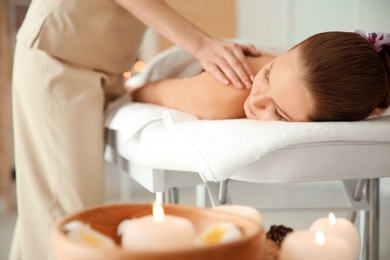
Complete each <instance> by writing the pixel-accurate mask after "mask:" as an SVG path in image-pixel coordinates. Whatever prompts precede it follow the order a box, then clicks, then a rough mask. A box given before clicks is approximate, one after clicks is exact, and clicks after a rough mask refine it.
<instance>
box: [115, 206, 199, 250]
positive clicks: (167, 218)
mask: <svg viewBox="0 0 390 260" xmlns="http://www.w3.org/2000/svg"><path fill="white" fill-rule="evenodd" d="M118 234H119V235H122V242H121V244H122V247H123V248H125V249H129V250H134V251H169V250H179V249H183V248H189V247H192V246H194V241H195V228H194V226H193V224H192V222H191V221H190V220H188V219H186V218H183V217H179V216H172V215H165V214H164V210H163V208H162V206H161V204H158V203H154V205H153V215H147V216H144V217H140V218H135V219H132V220H125V221H123V222H122V223H121V224H120V225H119V227H118Z"/></svg>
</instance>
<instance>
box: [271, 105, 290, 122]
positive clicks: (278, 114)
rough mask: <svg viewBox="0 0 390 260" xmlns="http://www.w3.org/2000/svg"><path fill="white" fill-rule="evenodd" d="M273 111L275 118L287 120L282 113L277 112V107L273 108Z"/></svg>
mask: <svg viewBox="0 0 390 260" xmlns="http://www.w3.org/2000/svg"><path fill="white" fill-rule="evenodd" d="M274 113H275V116H276V118H277V119H278V120H280V121H288V120H287V119H286V118H285V117H284V116H282V115H281V114H280V113H279V111H278V109H277V108H275V110H274Z"/></svg>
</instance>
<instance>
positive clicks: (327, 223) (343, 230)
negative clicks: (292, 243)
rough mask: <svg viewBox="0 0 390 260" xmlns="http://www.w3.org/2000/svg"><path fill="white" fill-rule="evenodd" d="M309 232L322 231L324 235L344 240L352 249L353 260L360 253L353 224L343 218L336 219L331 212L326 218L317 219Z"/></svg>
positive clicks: (357, 235) (356, 231) (357, 233)
mask: <svg viewBox="0 0 390 260" xmlns="http://www.w3.org/2000/svg"><path fill="white" fill-rule="evenodd" d="M310 230H313V231H316V230H322V231H323V232H324V234H325V235H328V234H331V235H335V236H339V237H341V238H343V239H345V240H346V241H347V242H348V243H349V244H350V245H351V247H352V250H353V252H354V257H355V259H356V258H357V257H358V255H359V253H360V235H359V232H358V230H357V229H356V227H355V226H354V225H353V223H352V222H351V221H350V220H348V219H345V218H336V217H335V215H334V214H333V213H332V212H331V213H329V217H328V218H320V219H317V220H316V221H315V222H314V223H313V224H312V225H311V226H310Z"/></svg>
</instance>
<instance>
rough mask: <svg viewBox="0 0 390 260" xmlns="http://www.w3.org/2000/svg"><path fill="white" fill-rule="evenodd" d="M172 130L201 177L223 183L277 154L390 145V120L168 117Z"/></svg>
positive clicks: (168, 126)
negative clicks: (290, 149)
mask: <svg viewBox="0 0 390 260" xmlns="http://www.w3.org/2000/svg"><path fill="white" fill-rule="evenodd" d="M164 119H165V124H166V126H167V128H168V129H170V130H173V131H176V132H177V133H179V135H178V136H181V138H183V140H184V141H185V142H184V144H186V145H187V146H188V149H191V151H192V154H193V155H194V158H195V161H196V165H197V166H198V171H199V174H200V176H201V178H202V179H203V180H204V181H221V180H225V179H227V178H229V177H231V176H232V175H233V174H234V173H236V172H238V171H240V170H241V169H242V168H244V167H246V166H249V165H250V164H252V163H254V162H256V161H257V160H259V159H261V158H262V157H263V156H264V155H266V154H267V153H269V152H272V151H274V150H277V149H280V148H283V147H286V146H290V145H296V144H305V143H313V142H327V141H387V142H390V117H381V118H375V119H369V120H364V121H359V122H322V123H316V122H309V123H299V122H278V121H256V120H249V119H234V120H198V121H193V120H192V121H189V120H184V119H185V118H184V119H183V117H182V115H179V116H178V115H177V114H175V113H168V112H167V113H165V114H164Z"/></svg>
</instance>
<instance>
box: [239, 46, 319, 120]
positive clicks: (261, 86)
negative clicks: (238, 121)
mask: <svg viewBox="0 0 390 260" xmlns="http://www.w3.org/2000/svg"><path fill="white" fill-rule="evenodd" d="M298 58H299V55H298V49H297V48H294V49H292V50H290V51H288V52H286V53H284V54H283V55H281V56H279V57H277V58H276V59H274V60H272V61H271V62H269V63H268V64H267V65H265V66H264V67H263V68H262V69H261V71H260V72H259V73H257V75H256V77H255V80H254V81H253V85H252V89H251V92H250V94H249V96H248V98H247V99H246V101H245V104H244V110H245V114H246V116H247V117H248V118H249V119H256V120H278V121H293V122H305V121H309V119H308V118H309V116H310V115H311V114H312V111H313V98H312V97H311V95H310V93H309V91H308V90H307V88H306V87H305V86H304V85H303V83H302V73H301V71H300V70H299V63H298Z"/></svg>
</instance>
